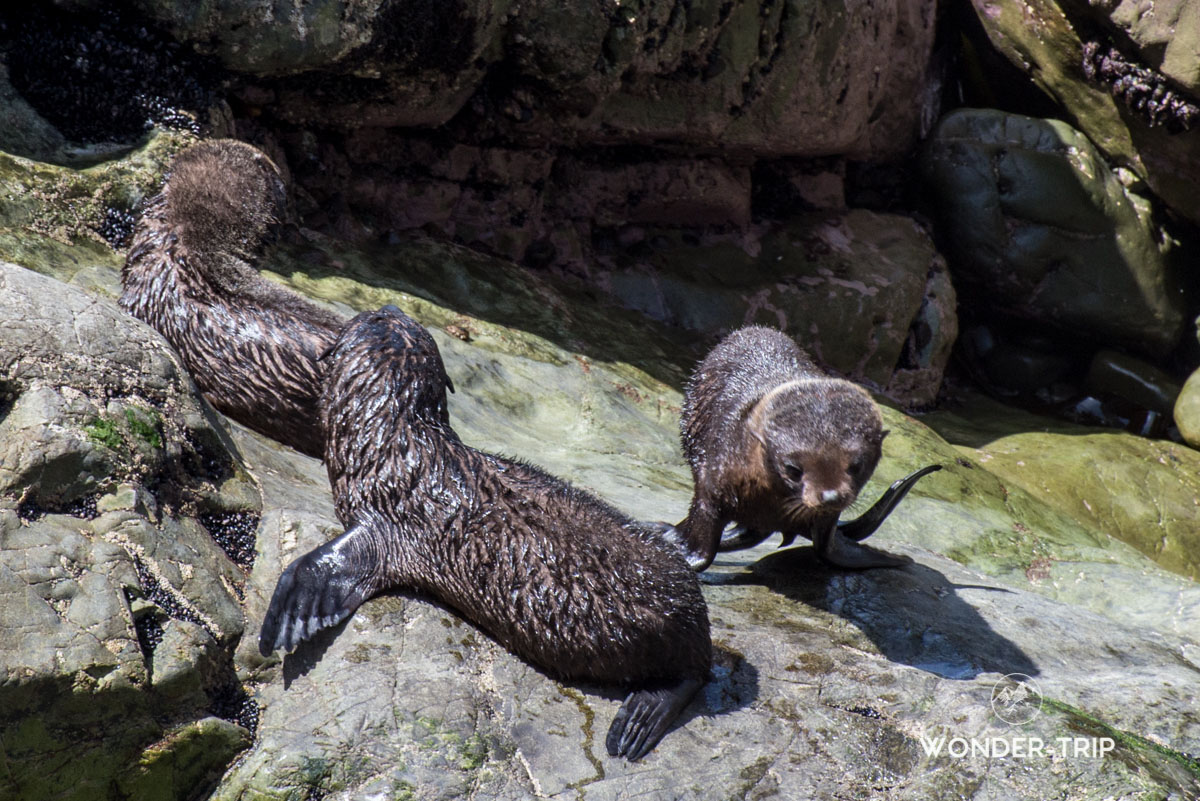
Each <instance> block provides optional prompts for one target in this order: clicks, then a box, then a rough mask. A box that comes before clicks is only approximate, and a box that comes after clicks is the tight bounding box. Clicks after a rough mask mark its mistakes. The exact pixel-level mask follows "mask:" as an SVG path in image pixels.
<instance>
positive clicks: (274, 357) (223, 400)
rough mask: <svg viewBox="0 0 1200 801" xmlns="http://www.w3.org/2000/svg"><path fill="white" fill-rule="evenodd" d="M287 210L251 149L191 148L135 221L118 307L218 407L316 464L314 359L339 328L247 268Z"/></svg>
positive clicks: (268, 167)
mask: <svg viewBox="0 0 1200 801" xmlns="http://www.w3.org/2000/svg"><path fill="white" fill-rule="evenodd" d="M284 205H285V193H284V185H283V182H282V180H281V179H280V177H279V172H278V169H277V168H276V167H275V165H274V163H272V162H271V160H270V159H269V158H267V156H266V155H264V154H263V153H262V152H260V151H259V150H257V149H256V148H254V147H252V146H250V145H247V144H245V143H243V142H237V141H233V140H214V141H209V142H203V143H200V144H198V145H194V146H193V147H190V148H188V149H187V150H185V151H184V152H182V153H181V154H180V155H179V156H178V157H176V159H175V161H174V162H173V164H172V165H171V173H170V175H169V176H168V178H167V182H166V185H165V186H164V188H163V191H162V192H161V193H159V194H158V195H157V196H156V197H155V198H153V199H152V200H151V201H150V203H149V204H148V205H147V207H146V209H145V211H144V212H143V214H142V217H141V219H140V220H139V221H138V224H137V227H136V229H135V231H134V236H133V242H132V244H131V246H130V249H129V255H128V256H127V257H126V260H125V266H124V269H123V270H122V271H121V280H122V285H123V289H122V292H121V299H120V303H121V307H122V308H124V309H125V310H126V311H128V312H129V313H130V314H132V315H134V316H135V317H138V318H139V319H141V320H143V321H145V322H147V323H149V324H150V325H152V326H153V327H154V328H156V329H157V330H158V331H159V333H161V334H162V335H163V336H164V337H166V339H167V340H168V341H169V342H170V343H171V344H172V345H173V346H174V347H175V349H176V350H177V351H179V354H180V356H181V357H182V358H183V361H184V364H185V365H186V366H187V368H188V370H189V372H190V373H191V374H192V377H193V379H194V380H195V381H196V386H197V387H199V389H200V391H201V393H203V394H204V397H205V398H207V399H208V401H209V402H210V403H211V404H212V405H213V406H215V407H216V408H217V409H219V410H220V411H222V412H224V413H225V414H227V415H229V416H230V417H232V418H233V419H234V420H237V421H238V422H240V423H243V424H244V425H246V426H249V427H250V428H252V429H254V430H255V431H258V432H260V433H262V434H265V435H266V436H268V437H271V438H272V439H276V440H278V441H280V442H283V443H285V444H287V445H290V446H292V447H294V448H296V449H297V450H300V451H302V452H304V453H307V454H309V455H310V456H317V457H320V456H321V454H322V452H323V449H324V436H323V434H322V431H321V427H320V421H319V416H318V413H317V397H318V396H319V394H320V388H321V374H322V370H321V366H320V363H319V362H318V359H319V357H320V355H321V354H322V353H323V352H325V351H326V350H327V349H328V348H329V347H330V346H332V345H333V342H334V339H335V338H336V337H337V332H338V331H339V330H340V328H341V326H342V324H343V322H344V321H343V320H342V319H341V318H340V317H338V316H337V315H335V314H332V313H330V312H327V311H325V310H324V309H321V308H319V307H317V306H315V305H313V304H311V303H308V302H307V301H305V300H304V299H302V298H301V297H299V296H298V295H295V294H293V293H291V292H288V291H287V290H285V289H283V288H282V287H279V286H277V285H275V284H272V283H271V282H269V281H267V280H266V279H264V278H262V277H261V276H260V275H259V274H258V272H257V271H256V270H255V268H254V267H253V266H252V263H253V261H254V260H255V259H256V258H257V257H258V255H259V252H260V250H261V249H262V246H263V242H264V239H265V238H266V237H267V235H268V233H269V232H270V230H271V227H272V225H273V224H274V223H275V222H276V221H277V220H278V219H279V217H280V216H281V215H282V213H283V210H284Z"/></svg>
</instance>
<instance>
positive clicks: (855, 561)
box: [813, 526, 910, 570]
mask: <svg viewBox="0 0 1200 801" xmlns="http://www.w3.org/2000/svg"><path fill="white" fill-rule="evenodd" d="M813 547H815V548H816V549H817V556H819V557H821V560H822V561H824V562H827V563H829V564H831V565H835V566H836V567H844V568H847V569H850V570H865V569H867V568H870V567H899V566H900V565H904V564H908V562H909V561H910V560H909V559H907V558H905V557H901V556H892V555H891V554H888V553H884V552H883V551H877V550H875V549H874V548H868V547H867V546H865V545H859V544H858V543H857V542H854V541H853V540H850V539H847V538H846V537H844V536H842V532H841V527H840V526H830V527H829V528H823V529H820V530H819V531H817V532H814V534H813Z"/></svg>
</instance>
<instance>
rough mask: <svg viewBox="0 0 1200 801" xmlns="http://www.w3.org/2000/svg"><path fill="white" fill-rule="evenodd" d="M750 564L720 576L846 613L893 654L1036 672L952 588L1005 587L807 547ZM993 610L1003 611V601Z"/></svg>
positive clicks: (913, 660)
mask: <svg viewBox="0 0 1200 801" xmlns="http://www.w3.org/2000/svg"><path fill="white" fill-rule="evenodd" d="M750 570H751V574H749V575H747V576H746V577H745V578H744V579H743V578H735V579H733V581H732V582H725V583H745V582H747V581H753V580H754V579H759V580H761V582H762V583H763V584H765V585H766V586H767V587H769V588H771V589H772V590H775V591H776V592H778V593H780V594H782V595H785V596H787V597H788V598H791V599H793V600H796V601H802V602H804V603H806V604H809V605H811V606H814V607H816V608H818V609H823V610H825V611H827V612H831V613H832V614H835V615H838V616H839V617H842V618H845V619H846V620H848V621H850V622H851V623H853V624H854V625H855V626H857V627H858V628H859V629H860V630H861V631H862V632H863V633H864V634H865V635H866V636H867V637H869V638H870V639H871V641H872V642H873V643H875V645H876V647H878V648H879V650H880V652H881V653H882V654H883V655H884V656H886V657H887V658H888V659H890V660H892V661H893V662H901V663H903V664H906V665H911V666H912V667H915V668H919V669H920V670H925V671H928V672H930V673H933V674H935V675H937V676H941V677H943V678H947V679H973V678H975V677H976V676H977V675H979V674H980V673H987V672H995V673H1005V674H1007V673H1024V674H1026V675H1029V676H1036V675H1038V673H1039V672H1040V671H1039V670H1038V667H1037V665H1035V664H1034V662H1033V660H1032V659H1031V658H1030V657H1029V656H1028V655H1027V654H1026V653H1025V652H1024V651H1023V650H1022V649H1021V648H1020V646H1018V645H1017V644H1016V643H1014V642H1012V641H1011V640H1009V639H1007V638H1005V637H1002V636H1001V635H1000V634H998V633H997V632H996V631H994V630H993V629H992V627H991V626H990V625H989V624H988V622H987V620H985V619H984V618H983V616H982V615H980V614H979V612H978V611H977V610H976V609H975V607H973V606H971V605H970V604H969V603H967V602H966V601H964V600H962V599H961V598H960V597H959V596H958V594H957V592H956V590H960V589H983V590H991V591H993V592H997V593H1005V594H1009V593H1011V592H1012V591H1011V590H1007V589H1004V588H1002V587H992V586H983V585H962V584H954V583H952V582H951V581H950V580H949V579H947V578H946V577H945V576H944V575H943V574H941V573H939V572H938V571H937V570H934V569H933V568H931V567H928V566H926V565H923V564H920V563H917V562H913V563H910V564H907V565H905V566H903V567H900V568H894V569H888V570H867V571H862V572H847V571H845V570H840V569H837V568H832V567H829V566H827V565H825V564H824V563H822V562H821V561H820V560H819V559H818V558H817V556H816V553H815V551H814V550H813V549H812V548H809V547H801V548H788V549H785V550H781V551H777V552H775V553H772V554H769V555H767V556H765V557H764V558H762V559H760V560H759V561H758V562H756V563H754V564H753V565H751V566H750ZM751 575H752V576H753V577H754V579H751V578H750V576H751ZM996 611H997V612H998V613H1002V611H1003V608H997V610H996Z"/></svg>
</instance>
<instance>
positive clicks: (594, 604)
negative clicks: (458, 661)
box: [259, 306, 712, 760]
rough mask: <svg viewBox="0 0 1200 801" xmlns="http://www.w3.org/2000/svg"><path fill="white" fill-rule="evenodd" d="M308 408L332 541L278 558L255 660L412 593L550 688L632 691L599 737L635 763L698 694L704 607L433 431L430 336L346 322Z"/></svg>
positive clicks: (368, 321)
mask: <svg viewBox="0 0 1200 801" xmlns="http://www.w3.org/2000/svg"><path fill="white" fill-rule="evenodd" d="M327 362H328V367H327V371H328V372H327V375H326V378H325V386H324V391H323V393H322V395H321V413H322V419H323V422H324V427H325V432H326V450H325V461H326V465H327V468H328V471H329V479H330V482H331V483H332V485H333V495H334V502H335V505H336V507H337V513H338V517H339V518H340V519H341V521H342V523H343V524H344V525H345V526H346V532H345V533H344V534H342V535H341V536H340V537H338V538H336V539H334V540H332V541H330V542H328V543H326V544H324V545H322V546H320V547H318V548H316V549H314V550H313V551H311V552H309V553H308V554H306V555H304V556H301V557H300V558H298V559H296V560H295V561H294V562H292V563H291V564H290V565H289V566H288V567H287V569H286V570H285V571H284V572H283V574H282V576H280V578H279V583H278V584H277V585H276V588H275V592H274V594H273V596H272V597H271V603H270V606H269V608H268V610H267V613H266V615H265V617H264V619H263V626H262V632H261V634H260V636H259V650H260V651H261V652H262V653H263V654H264V655H267V654H270V653H271V652H273V651H274V650H276V649H277V648H283V649H285V650H291V649H292V648H294V647H295V646H296V645H297V644H298V643H299V642H300V641H301V640H304V639H305V638H307V637H311V636H312V635H313V634H314V633H315V632H317V631H318V630H320V629H322V628H324V627H328V626H332V625H335V624H337V623H338V622H340V621H342V620H344V619H345V618H346V617H348V616H349V615H350V614H351V613H352V612H353V611H354V610H355V609H356V608H357V607H358V606H359V605H360V604H361V603H363V601H365V600H366V599H367V598H370V597H371V596H373V595H375V594H376V593H379V592H381V591H383V590H387V589H391V588H404V589H409V590H415V591H418V592H421V593H425V594H428V595H430V596H432V597H433V598H435V599H437V600H438V601H441V602H442V603H444V604H446V605H448V606H450V607H452V608H454V609H456V610H458V612H459V613H461V614H462V615H463V617H465V618H467V619H468V620H470V621H471V622H472V623H474V624H475V625H477V626H479V627H480V628H481V629H483V630H484V631H486V632H487V633H489V634H490V635H491V636H492V637H493V638H494V639H496V640H497V641H498V642H499V643H500V644H502V645H503V646H504V647H506V648H508V649H509V650H510V651H512V652H513V653H515V654H517V655H518V656H520V657H522V658H524V659H526V660H528V661H529V662H532V663H534V664H536V665H539V666H541V667H542V668H544V669H546V670H547V671H548V672H549V673H552V674H553V675H555V676H557V677H559V678H562V679H567V680H586V681H594V682H598V683H602V684H617V685H622V686H626V687H630V688H631V690H632V691H631V692H630V694H629V695H628V697H627V698H626V699H625V701H624V703H623V704H622V706H621V708H620V711H619V712H618V713H617V715H616V717H615V719H614V720H613V723H612V726H611V727H610V728H609V731H608V736H607V738H606V746H607V748H608V752H609V754H611V755H613V756H625V757H626V758H628V759H630V760H635V759H639V758H640V757H642V756H643V755H644V754H646V752H648V751H649V750H650V749H651V748H653V747H654V745H655V744H656V743H657V742H658V740H659V739H660V738H661V737H662V735H663V734H664V732H665V731H666V730H667V727H668V726H669V725H670V724H671V722H672V721H673V720H674V719H675V718H676V717H678V715H679V713H680V712H681V711H682V710H683V708H684V707H685V706H686V705H687V703H688V702H689V700H690V699H691V698H692V696H693V695H694V694H695V693H696V691H697V690H698V689H699V688H700V687H701V686H702V685H703V684H704V683H705V682H706V681H707V678H708V675H709V669H710V667H711V662H712V641H711V639H710V637H709V623H708V609H707V607H706V605H705V603H704V597H703V595H702V594H701V592H700V586H699V582H698V581H697V578H696V575H695V574H694V573H693V572H692V571H691V570H690V569H689V567H688V565H687V563H686V562H685V561H684V559H683V558H682V555H681V553H680V551H679V549H678V547H677V546H676V545H675V543H673V542H671V541H669V540H664V539H663V538H662V537H661V535H660V534H659V532H657V531H656V530H655V529H654V528H653V527H650V526H644V525H642V524H640V523H637V522H635V521H633V520H630V519H629V518H627V517H625V516H624V515H622V514H621V513H619V512H618V511H616V510H615V509H613V508H612V507H610V506H608V505H607V504H605V503H604V502H602V501H600V500H598V499H597V498H595V497H593V496H592V495H590V494H588V493H586V492H583V491H581V490H578V489H576V488H574V487H572V486H570V485H569V484H567V483H566V482H564V481H561V480H559V479H557V478H555V477H553V476H550V475H548V474H546V473H544V472H542V471H541V470H539V469H537V468H535V467H531V466H530V465H527V464H523V463H521V462H515V461H510V460H508V459H503V458H500V457H497V456H493V455H490V454H487V453H483V452H480V451H477V450H475V449H474V448H472V447H470V446H468V445H466V444H464V443H463V442H462V441H461V440H460V439H459V438H458V435H457V434H456V433H455V432H454V430H453V429H452V428H451V427H450V424H449V418H448V415H447V408H446V386H447V383H448V378H447V376H446V371H445V367H444V365H443V363H442V358H441V355H440V354H439V353H438V348H437V344H436V343H435V342H434V340H433V337H431V336H430V335H429V332H428V331H426V330H425V329H424V328H422V327H421V326H420V325H418V324H417V323H416V322H414V321H413V320H412V319H411V318H409V317H408V316H407V315H405V314H404V313H403V312H401V311H400V310H399V309H397V308H396V307H394V306H385V307H384V308H383V309H381V310H379V311H377V312H366V313H363V314H360V315H358V316H357V317H355V318H354V319H353V320H351V321H350V322H349V323H348V324H347V325H346V327H345V329H343V331H342V332H341V335H340V336H339V337H338V340H337V342H336V343H335V345H334V347H333V349H332V350H331V351H330V353H329V355H328V357H327Z"/></svg>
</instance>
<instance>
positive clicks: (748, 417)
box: [675, 326, 941, 570]
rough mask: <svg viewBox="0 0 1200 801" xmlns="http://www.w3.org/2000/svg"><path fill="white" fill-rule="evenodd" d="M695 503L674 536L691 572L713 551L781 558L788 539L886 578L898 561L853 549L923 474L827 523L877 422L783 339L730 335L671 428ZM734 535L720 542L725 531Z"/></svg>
mask: <svg viewBox="0 0 1200 801" xmlns="http://www.w3.org/2000/svg"><path fill="white" fill-rule="evenodd" d="M680 432H681V434H682V440H683V452H684V455H685V456H686V457H687V460H688V463H689V464H690V465H691V468H692V478H693V480H694V483H695V491H694V494H693V497H692V504H691V508H690V509H689V511H688V516H687V517H686V518H685V519H684V520H683V522H681V523H680V524H679V525H678V526H677V527H675V528H676V531H677V534H678V536H679V537H680V538H681V539H682V541H683V545H684V548H685V550H686V552H687V559H688V562H689V564H691V565H692V567H693V569H695V570H703V569H705V568H706V567H708V566H709V565H710V564H711V563H712V560H713V557H714V556H715V555H716V553H717V551H730V550H736V549H738V548H747V547H751V546H753V545H756V544H758V543H759V542H761V541H762V540H764V539H766V538H767V537H768V536H770V535H771V534H772V533H773V532H776V531H779V532H782V534H783V542H782V543H781V547H782V546H785V545H790V544H791V543H792V541H793V540H794V539H795V538H796V536H797V535H802V536H804V537H807V538H809V539H811V540H812V541H813V545H814V546H815V547H816V550H817V554H818V555H819V556H820V557H821V558H822V559H823V560H825V561H826V562H829V563H831V564H834V565H837V566H839V567H847V568H868V567H890V566H895V565H899V564H903V563H904V560H902V559H900V558H898V557H895V556H891V555H889V554H885V553H882V552H879V551H875V550H872V549H869V548H866V547H864V546H861V545H858V544H857V542H855V541H856V540H862V539H865V538H866V537H868V536H870V534H871V533H872V532H874V530H875V529H876V528H878V526H879V524H880V523H882V522H883V520H884V519H885V518H886V517H887V516H888V514H889V513H890V512H891V510H892V509H893V508H895V506H896V504H898V503H899V502H900V500H901V499H902V498H903V497H904V495H905V494H907V493H908V490H909V489H911V488H912V486H913V485H914V484H915V483H916V482H917V480H918V479H920V478H921V477H922V476H924V475H927V474H928V473H931V472H933V471H934V470H940V469H941V466H940V465H932V466H930V467H926V468H924V469H922V470H918V471H916V472H915V473H912V474H911V475H909V476H907V477H906V478H903V479H901V480H900V481H897V482H896V483H894V484H893V485H892V486H891V487H890V488H889V489H888V490H887V492H885V493H884V495H883V497H881V498H880V499H879V500H878V501H877V502H876V503H875V505H874V506H873V507H872V508H871V509H870V510H869V511H867V512H866V513H865V514H864V515H863V516H862V517H860V518H858V519H857V520H854V521H849V522H846V523H841V524H839V523H838V516H839V515H840V514H841V512H842V511H843V510H844V509H846V507H848V506H849V505H850V504H851V503H853V502H854V500H855V498H857V497H858V493H859V491H860V490H861V489H862V487H863V485H864V484H865V483H866V482H867V479H869V478H870V477H871V474H872V473H873V472H874V471H875V466H876V465H877V464H878V462H879V457H880V454H881V446H882V443H883V438H884V436H885V435H886V434H887V432H886V431H884V430H883V418H882V417H881V416H880V414H879V409H878V408H877V407H876V405H875V402H874V401H873V400H872V399H871V397H870V396H869V395H868V394H867V393H866V391H865V390H863V389H862V388H861V387H859V386H857V385H856V384H853V383H851V382H849V381H845V380H842V379H840V378H832V377H830V376H828V375H826V374H825V373H824V372H823V371H821V369H820V368H818V367H817V366H816V365H815V364H814V363H813V362H812V360H811V359H809V358H808V356H807V355H805V353H804V352H803V351H802V350H801V349H800V348H799V347H798V346H797V345H796V343H795V342H794V341H793V340H792V339H791V337H788V336H787V335H785V334H783V333H781V332H779V331H776V330H774V329H771V328H764V327H761V326H749V327H746V328H742V329H739V330H737V331H734V332H733V333H732V334H729V335H728V336H727V337H725V338H724V339H723V340H721V342H720V343H719V344H718V345H717V346H716V347H715V348H713V350H712V351H711V352H710V353H709V354H708V356H706V357H705V358H704V360H703V361H702V362H701V363H700V364H699V366H698V367H697V368H696V370H695V372H694V373H693V374H692V376H691V378H690V379H689V381H688V384H687V387H686V389H685V393H684V401H683V413H682V415H681V416H680ZM731 521H732V522H736V523H738V524H739V526H738V527H737V528H735V529H733V530H732V531H731V532H730V533H729V534H728V535H725V536H722V532H723V530H724V528H725V526H726V524H727V523H729V522H731Z"/></svg>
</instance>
